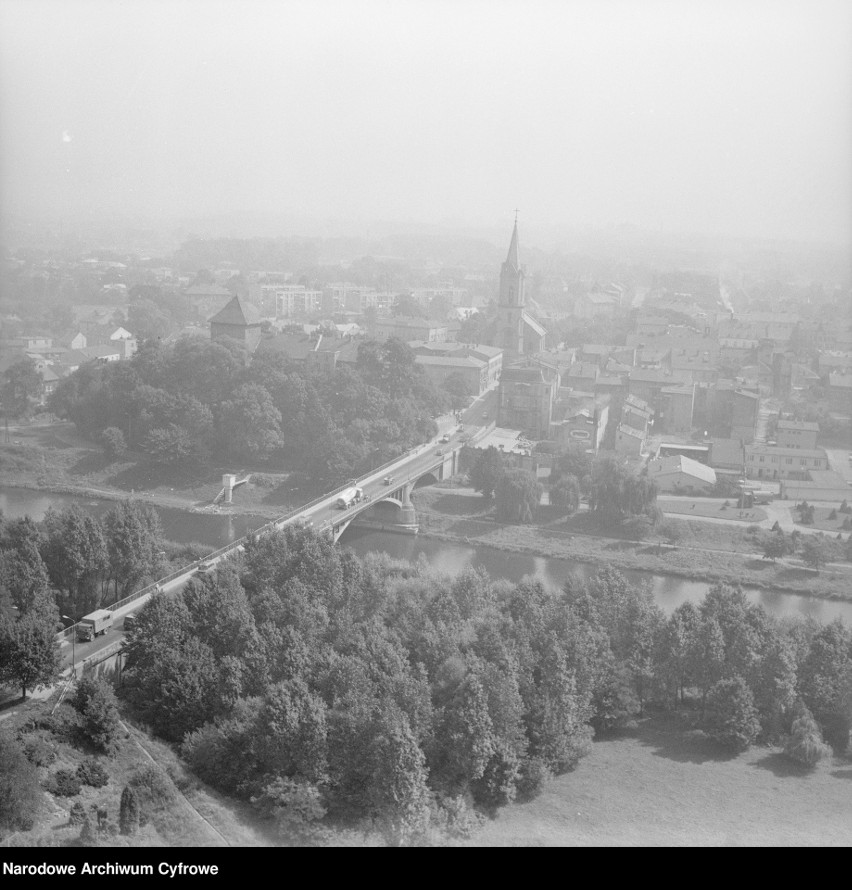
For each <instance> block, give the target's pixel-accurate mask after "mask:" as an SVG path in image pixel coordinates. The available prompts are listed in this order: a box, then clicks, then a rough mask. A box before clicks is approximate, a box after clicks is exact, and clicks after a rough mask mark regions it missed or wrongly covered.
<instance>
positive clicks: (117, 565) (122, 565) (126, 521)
mask: <svg viewBox="0 0 852 890" xmlns="http://www.w3.org/2000/svg"><path fill="white" fill-rule="evenodd" d="M103 528H104V538H105V540H106V548H107V560H108V565H109V569H108V574H109V578H110V579H111V580H112V581H113V583H114V584H115V592H116V597H117V598H118V599H121V598H123V597H125V596H128V595H129V594H130V593H131V592H132V591H133V590H134V589H135V588H136V587H137V585H139V584H140V583H141V582H142V581H143V579H145V578H150V577H154V576H155V575H156V572H157V569H158V568H159V564H160V556H159V554H160V550H161V549H162V540H161V534H162V532H161V529H160V520H159V517H158V516H157V513H156V512H155V511H154V510H153V509H151V507H148V506H144V505H141V504H139V503H138V502H136V501H131V500H126V501H121V502H120V503H119V504H118V505H117V506H115V507H113V508H112V509H111V510H110V511H109V512H108V513H107V514H106V515H105V516H104V518H103Z"/></svg>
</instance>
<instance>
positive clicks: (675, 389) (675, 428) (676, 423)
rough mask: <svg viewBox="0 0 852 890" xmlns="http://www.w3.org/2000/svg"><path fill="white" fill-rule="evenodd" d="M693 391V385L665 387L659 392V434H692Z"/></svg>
mask: <svg viewBox="0 0 852 890" xmlns="http://www.w3.org/2000/svg"><path fill="white" fill-rule="evenodd" d="M695 389H696V386H695V384H694V383H693V384H690V385H687V386H666V387H663V389H661V390H660V397H661V400H662V406H661V409H660V423H659V427H660V429H659V431H660V432H663V433H670V434H674V435H685V436H688V435H689V434H690V433H691V432H692V426H693V414H694V410H695Z"/></svg>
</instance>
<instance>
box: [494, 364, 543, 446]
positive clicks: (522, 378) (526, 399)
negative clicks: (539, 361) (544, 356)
mask: <svg viewBox="0 0 852 890" xmlns="http://www.w3.org/2000/svg"><path fill="white" fill-rule="evenodd" d="M553 376H554V375H552V374H548V373H547V371H546V370H545V369H543V368H541V367H528V368H521V367H509V368H504V370H503V374H502V376H501V378H500V388H499V413H498V424H499V426H501V427H507V428H509V429H517V430H522V431H523V432H524V433H526V435H527V436H528V437H529V438H531V439H538V440H540V439H547V438H548V437H549V435H550V424H551V419H552V414H553V401H554V391H555V388H558V376H556V379H553Z"/></svg>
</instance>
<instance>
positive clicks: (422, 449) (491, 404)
mask: <svg viewBox="0 0 852 890" xmlns="http://www.w3.org/2000/svg"><path fill="white" fill-rule="evenodd" d="M495 406H496V393H495V392H493V391H488V392H486V393H485V394H483V395H482V396H480V397H479V398H478V399H476V400H474V402H473V403H472V404H471V406H470V407H469V408H468V409H467V410H466V411H464V412H463V413H462V421H463V424H462V425H461V429H459V428H457V427H456V428H448V427H449V423H450V420H448V421H447V422H446V423H444V424H442V425H443V427H444V430H446V432H445V431H444V430H442V431H440V432H439V434H438V435H437V436H435V437H434V439H433V440H431V441H430V442H428V443H426V444H424V445H420V446H418V447H417V448H415V449H413V450H412V451H410V452H409V453H408V454H406V455H403V456H402V457H400V458H399V459H398V460H396V461H394V462H393V463H392V464H389V465H386V466H384V467H382V468H380V469H379V470H376V471H375V472H372V473H370V474H368V475H366V476H363V477H361V478H360V479H356V480H354V481H353V482H351V483H350V484H351V485H355V486H357V487H359V488H362V489H363V491H364V495H365V497H366V496H369V500H364V501H362V502H361V503H359V504H357V505H356V507H355V508H354V510H341V509H339V508H338V507H337V506H336V505H337V497H338V493H339V491H340V488H338V489H336V490H335V491H334V492H332V493H330V494H328V495H325V496H323V497H322V498H320V499H318V500H317V501H314V502H313V503H312V504H310V505H309V506H307V507H305V508H304V509H303V510H299V511H295V512H291V513H289V514H287V518H285V519H282V520H277V521H273V522H272V523H270V525H274V526H275V527H276V528H278V529H283V528H286V527H287V526H289V525H298V524H300V523H303V522H304V523H308V522H311V523H313V526H314V528H315V529H322V528H323V527H329V526H330V525H333V524H335V523H337V522H340V521H346V520H347V519H350V518H354V515H355V514H357V513H358V512H361V511H362V510H364V509H366V508H369V507H372V506H373V505H374V504H376V503H378V502H379V501H380V500H381V499H382V498H383V497H384V496H386V495H387V494H388V493H389V492H392V491H395V490H396V489H397V488H398V487H399V485H400V484H402V483H403V482H404V481H405V480H407V479H409V478H411V477H416V476H418V475H422V474H423V473H425V472H426V471H427V470H429V469H431V468H432V467H435V466H436V465H437V464H439V463H440V461H441V458H442V457H443V456H444V455H445V454H446V453H447V452H448V451H450V450H455V449H456V448H459V447H460V446H461V445H462V444H463V440H464V439H466V438H468V437H469V436H471V435H475V434H476V433H477V432H479V429H480V426H481V425H482V424H485V423H488V422H489V418H490V419H491V420H493V418H494V417H495V416H496V409H495ZM442 433H443V434H444V435H448V436H449V442H441V441H440V440H441V438H442ZM388 476H391V477H393V479H394V482H393V483H391V484H390V485H387V484H386V483H385V482H384V480H385V479H386V478H387V477H388ZM268 527H269V526H267V528H268ZM258 531H262V530H260V529H259V530H258ZM238 547H239V543H238V542H235V543H234V544H233V545H231V546H229V547H228V548H227V550H226V552H223V553H221V554H219V555H218V556H213V557H212V558H208V559H205V560H201V562H207V563H214V564H215V563H218V562H219V561H220V560H222V559H226V558H227V557H228V556H230V555H232V554H233V553H234V552H235V551H236V550H237V549H238ZM197 571H198V565H197V564H196V565H192V566H187V570H186V571H185V572H183V573H181V574H180V575H179V576H177V577H175V578H172V579H171V580H170V581H168V582H166V583H161V584H160V588H161V589H162V590H163V591H164V592H166V593H171V592H173V591H175V590H179V589H181V588H182V587H183V586H184V585H185V584H186V582H187V581H189V579H190V578H192V577H193V575H195V574H196V573H197ZM150 595H151V594H148V595H147V596H145V597H140V598H139V599H137V600H134V601H133V602H130V603H127V604H126V605H124V606H121V607H120V608H118V609H115V610H114V611H113V627H112V629H111V630H110V631H109V632H107V633H106V634H104V635H103V636H100V637H97V638H96V639H94V640H91V641H89V642H85V643H81V642H76V641H75V642H74V643H73V645H72V641H71V640H63V641H62V643H61V645H62V669H63V670H67V669H68V668H70V667H71V666H72V656H73V663H74V664H76V666H77V669H78V672H79V669H80V664H81V662H82V661H84V660H85V659H91V658H93V657H95V656H97V655H98V653H100V652H102V651H103V650H104V649H107V648H109V647H111V646H113V645H114V644H115V643H116V642H119V641H120V640H123V639H124V631H123V624H124V617H125V616H126V615H128V614H130V613H131V612H135V611H137V610H139V609H141V608H142V607H143V606H144V604H145V602H146V601H147V600H148V598H149V596H150Z"/></svg>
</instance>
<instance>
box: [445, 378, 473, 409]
mask: <svg viewBox="0 0 852 890" xmlns="http://www.w3.org/2000/svg"><path fill="white" fill-rule="evenodd" d="M442 387H443V389H444V391H445V392H447V393H448V394H449V396H450V404H451V405H452V407H453V408H454V409H455V410H461V409H462V408H466V407H467V405H468V403H469V402H470V399H471V396H473V395H475V393H474V392H473V387H471V385H470V382H469V380H468V378H467V377H465V376H464V375H463V374H462V373H460V372H459V371H455V372H454V373H452V374H448V375H447V376H446V377H445V378H444V382H443V384H442Z"/></svg>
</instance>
